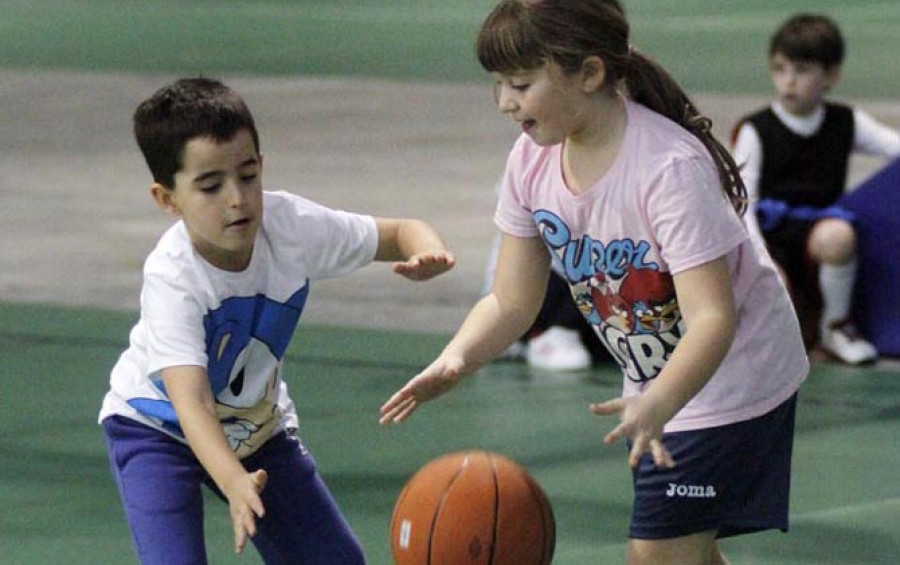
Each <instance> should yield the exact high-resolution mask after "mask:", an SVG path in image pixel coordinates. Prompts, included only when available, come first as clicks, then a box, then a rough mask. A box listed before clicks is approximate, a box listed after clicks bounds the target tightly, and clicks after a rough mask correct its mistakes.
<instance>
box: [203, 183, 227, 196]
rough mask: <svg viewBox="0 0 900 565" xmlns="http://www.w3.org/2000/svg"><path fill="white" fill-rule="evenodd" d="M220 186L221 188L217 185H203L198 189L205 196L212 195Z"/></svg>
mask: <svg viewBox="0 0 900 565" xmlns="http://www.w3.org/2000/svg"><path fill="white" fill-rule="evenodd" d="M220 186H222V185H221V184H219V183H215V184H206V185H203V186H201V187H200V192H205V193H206V194H213V193H214V192H216V191H217V190H219V187H220Z"/></svg>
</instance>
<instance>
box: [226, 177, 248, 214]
mask: <svg viewBox="0 0 900 565" xmlns="http://www.w3.org/2000/svg"><path fill="white" fill-rule="evenodd" d="M244 200H245V196H244V191H242V190H241V186H240V184H239V183H237V182H229V183H228V205H229V206H231V207H232V208H238V207H240V206H242V205H243V204H244Z"/></svg>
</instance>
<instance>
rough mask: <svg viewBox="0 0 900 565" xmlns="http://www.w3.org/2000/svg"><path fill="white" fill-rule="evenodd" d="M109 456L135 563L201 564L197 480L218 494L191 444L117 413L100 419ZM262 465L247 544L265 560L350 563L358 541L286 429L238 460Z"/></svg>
mask: <svg viewBox="0 0 900 565" xmlns="http://www.w3.org/2000/svg"><path fill="white" fill-rule="evenodd" d="M103 430H104V432H105V434H106V441H107V445H108V446H109V460H110V464H111V466H112V472H113V475H115V477H116V482H117V483H118V486H119V494H120V495H121V497H122V502H123V505H124V507H125V514H126V515H127V518H128V524H129V526H130V528H131V533H132V536H133V537H134V543H135V546H136V548H137V552H138V556H139V557H140V560H141V563H143V564H145V565H146V564H152V565H157V564H158V565H176V564H181V563H184V564H188V563H190V564H197V563H201V564H202V563H206V544H205V541H204V536H203V496H202V491H201V488H202V485H203V484H206V485H207V486H208V487H210V488H211V489H212V490H213V492H215V493H216V494H217V495H218V496H219V497H222V494H221V492H219V490H218V489H217V488H216V487H215V485H214V484H213V482H212V480H211V479H210V478H209V475H208V474H207V473H206V471H205V470H204V469H203V466H202V465H200V463H199V461H197V458H196V457H195V456H194V453H193V452H192V451H191V449H190V448H189V447H188V446H187V445H185V444H183V443H181V442H179V441H177V440H175V439H173V438H171V437H169V436H167V435H166V434H163V433H161V432H159V431H157V430H154V429H152V428H150V427H148V426H145V425H143V424H140V423H138V422H135V421H134V420H131V419H128V418H124V417H121V416H112V417H110V418H107V419H105V420H104V421H103ZM242 463H243V464H244V467H245V468H246V469H247V470H248V471H255V470H257V469H265V470H266V472H267V473H268V474H269V481H268V483H267V484H266V488H265V489H264V490H263V492H262V494H261V497H262V502H263V505H264V506H265V509H266V515H265V517H264V518H262V519H258V520H257V534H256V536H254V537H253V539H252V540H253V544H254V545H255V546H256V549H257V550H258V551H259V553H260V555H261V556H262V558H263V560H264V561H265V562H266V563H273V564H274V563H303V564H304V565H312V564H322V565H338V564H347V565H351V564H352V565H357V564H362V563H365V557H364V556H363V551H362V547H361V546H360V544H359V541H358V540H357V539H356V536H355V535H354V534H353V531H352V530H351V529H350V526H349V524H347V522H346V520H345V519H344V517H343V516H342V515H341V512H340V510H339V509H338V507H337V504H336V503H335V501H334V498H333V497H332V496H331V493H330V492H329V491H328V488H327V487H326V486H325V483H324V482H323V481H322V478H321V477H320V476H319V473H318V472H317V471H316V462H315V460H314V459H313V457H312V455H310V454H309V452H307V451H306V449H304V448H303V446H302V445H301V444H300V441H299V440H297V439H296V438H295V437H293V436H288V435H287V434H284V433H281V434H278V435H276V436H275V437H273V438H272V439H270V440H269V441H268V442H266V444H265V445H264V446H263V447H262V448H260V449H259V451H257V452H256V453H254V454H253V455H250V456H249V457H247V458H246V459H244V460H243V461H242Z"/></svg>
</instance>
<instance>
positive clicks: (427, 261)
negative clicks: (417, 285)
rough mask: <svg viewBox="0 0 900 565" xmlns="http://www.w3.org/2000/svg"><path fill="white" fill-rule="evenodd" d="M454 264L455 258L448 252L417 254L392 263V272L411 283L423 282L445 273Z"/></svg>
mask: <svg viewBox="0 0 900 565" xmlns="http://www.w3.org/2000/svg"><path fill="white" fill-rule="evenodd" d="M455 264H456V257H454V256H453V254H452V253H450V252H449V251H438V252H434V253H419V254H417V255H413V256H412V257H410V258H409V259H407V260H406V261H398V262H396V263H394V272H395V273H397V274H398V275H400V276H403V277H406V278H408V279H410V280H413V281H424V280H428V279H430V278H433V277H436V276H438V275H441V274H443V273H446V272H447V271H449V270H450V269H452V268H453V266H454V265H455Z"/></svg>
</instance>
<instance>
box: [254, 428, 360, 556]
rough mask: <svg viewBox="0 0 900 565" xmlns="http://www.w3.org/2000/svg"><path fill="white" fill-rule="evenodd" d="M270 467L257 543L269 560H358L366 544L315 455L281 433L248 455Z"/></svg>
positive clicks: (263, 493) (258, 464) (262, 553)
mask: <svg viewBox="0 0 900 565" xmlns="http://www.w3.org/2000/svg"><path fill="white" fill-rule="evenodd" d="M244 463H245V466H246V467H247V469H248V470H251V471H252V470H255V469H258V468H262V469H265V470H266V472H267V473H268V474H269V482H268V484H267V485H266V488H265V490H264V491H263V492H262V499H263V504H264V505H265V507H266V515H265V517H264V518H263V519H262V520H260V521H259V522H258V524H257V525H258V533H257V535H256V536H255V537H254V538H253V543H254V545H255V546H256V548H257V550H258V551H259V552H260V554H261V555H262V556H263V559H264V560H265V561H266V562H267V563H304V564H308V565H316V564H321V565H358V564H362V563H365V558H364V556H363V550H362V546H361V545H360V543H359V540H357V538H356V535H355V534H354V533H353V530H352V529H351V528H350V525H349V524H348V523H347V521H346V520H345V519H344V517H343V515H342V514H341V511H340V509H339V508H338V506H337V503H336V502H335V501H334V498H333V497H332V495H331V493H330V492H329V491H328V488H327V487H326V486H325V483H324V482H323V480H322V477H321V476H320V475H319V473H318V471H317V469H316V463H315V459H313V457H312V455H310V454H309V452H307V451H306V450H305V449H304V448H303V447H302V446H301V445H300V442H299V441H298V440H297V439H296V438H294V437H289V436H285V435H283V434H282V435H279V436H276V437H275V438H273V439H271V440H269V442H268V443H267V444H266V445H265V446H264V447H263V448H262V449H260V451H259V452H257V453H256V454H254V455H252V456H250V457H248V458H247V460H245V462H244Z"/></svg>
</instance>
